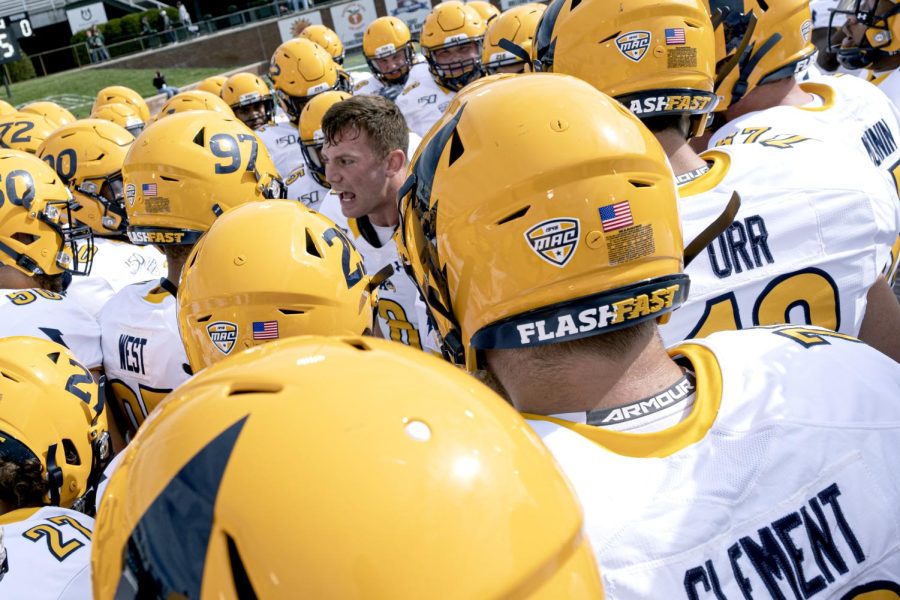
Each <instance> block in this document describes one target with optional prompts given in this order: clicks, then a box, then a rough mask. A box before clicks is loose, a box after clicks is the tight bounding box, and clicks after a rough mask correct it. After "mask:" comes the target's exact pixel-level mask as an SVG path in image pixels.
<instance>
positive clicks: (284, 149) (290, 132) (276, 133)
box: [254, 121, 304, 180]
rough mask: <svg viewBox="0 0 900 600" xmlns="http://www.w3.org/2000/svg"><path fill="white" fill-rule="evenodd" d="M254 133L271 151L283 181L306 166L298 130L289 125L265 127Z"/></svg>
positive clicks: (270, 154)
mask: <svg viewBox="0 0 900 600" xmlns="http://www.w3.org/2000/svg"><path fill="white" fill-rule="evenodd" d="M254 133H256V135H257V136H258V137H259V139H260V141H261V142H262V143H263V145H264V146H265V147H266V150H268V151H269V156H270V157H272V162H273V163H275V168H276V169H278V174H279V175H281V178H282V179H285V180H286V179H287V178H288V176H289V175H290V174H291V173H293V172H294V171H295V170H296V169H297V168H298V167H301V166H303V165H304V162H303V152H301V150H300V133H299V132H298V131H297V128H296V127H294V125H293V124H291V122H290V121H288V122H287V123H278V122H275V123H272V124H270V125H264V126H263V127H260V128H259V129H257V130H256V131H255V132H254Z"/></svg>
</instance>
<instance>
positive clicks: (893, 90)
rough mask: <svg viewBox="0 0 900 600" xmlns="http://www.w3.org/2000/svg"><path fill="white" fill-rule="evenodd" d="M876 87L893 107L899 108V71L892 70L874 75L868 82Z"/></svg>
mask: <svg viewBox="0 0 900 600" xmlns="http://www.w3.org/2000/svg"><path fill="white" fill-rule="evenodd" d="M869 81H871V82H872V83H873V84H875V85H877V86H878V89H880V90H881V91H882V92H884V94H885V95H886V96H887V97H888V98H890V99H891V102H893V103H894V106H896V107H898V108H900V70H898V69H894V70H893V71H888V72H886V73H874V74H873V77H872V78H871V79H870V80H869Z"/></svg>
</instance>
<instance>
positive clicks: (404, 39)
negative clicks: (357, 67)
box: [363, 17, 416, 85]
mask: <svg viewBox="0 0 900 600" xmlns="http://www.w3.org/2000/svg"><path fill="white" fill-rule="evenodd" d="M398 53H400V56H401V58H402V62H401V63H400V66H398V67H396V68H394V69H391V70H389V71H384V70H382V69H381V68H379V67H378V65H377V64H376V63H375V62H374V61H375V60H380V59H384V58H388V57H389V56H394V55H396V54H398ZM363 54H364V55H365V57H366V64H367V65H368V66H369V70H370V71H372V74H373V75H374V76H375V78H376V79H377V80H378V81H380V82H381V83H383V84H385V85H402V84H405V83H406V80H407V79H408V78H409V70H410V69H411V68H412V65H413V62H414V61H415V56H416V50H415V48H414V47H413V42H412V34H410V32H409V27H407V25H406V23H404V22H403V21H401V20H400V19H398V18H397V17H379V18H377V19H375V20H374V21H372V22H371V23H370V24H369V26H368V27H367V28H366V32H365V34H363Z"/></svg>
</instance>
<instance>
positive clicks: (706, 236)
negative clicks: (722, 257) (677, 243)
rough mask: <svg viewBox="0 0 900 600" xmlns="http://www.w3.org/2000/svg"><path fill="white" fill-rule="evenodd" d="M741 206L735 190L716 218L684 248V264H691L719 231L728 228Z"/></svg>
mask: <svg viewBox="0 0 900 600" xmlns="http://www.w3.org/2000/svg"><path fill="white" fill-rule="evenodd" d="M740 208H741V197H740V195H738V193H737V192H733V193H732V194H731V199H730V200H729V201H728V204H727V205H725V209H724V210H723V211H722V212H721V214H719V216H718V217H716V220H715V221H713V222H712V223H710V224H709V225H707V226H706V228H705V229H704V230H703V231H701V232H700V233H699V234H698V235H697V237H695V238H694V239H693V240H691V243H690V244H688V245H687V247H686V248H685V249H684V266H685V267H687V266H688V265H689V264H691V263H692V262H693V261H694V259H695V258H697V256H699V255H700V253H701V252H703V249H704V248H706V247H707V246H709V245H710V244H711V243H712V241H713V240H714V239H716V238H717V237H718V236H719V234H720V233H722V232H723V231H725V230H726V229H728V227H729V226H730V225H731V224H732V223H733V222H734V217H735V216H736V215H737V212H738V210H740Z"/></svg>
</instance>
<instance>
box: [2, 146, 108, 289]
mask: <svg viewBox="0 0 900 600" xmlns="http://www.w3.org/2000/svg"><path fill="white" fill-rule="evenodd" d="M0 181H3V183H4V188H3V190H4V194H3V196H2V197H0V263H2V264H4V265H6V266H8V267H13V268H14V269H16V270H18V271H21V272H22V273H24V274H26V275H28V276H30V277H31V276H34V275H60V274H62V273H63V272H66V271H68V272H70V273H73V274H75V275H88V274H90V272H91V263H92V260H93V256H94V238H93V236H92V234H91V229H90V227H87V226H86V225H80V224H78V222H77V221H76V220H75V216H74V211H75V209H77V208H78V204H77V203H76V202H75V201H74V200H73V199H72V194H70V193H69V190H68V188H66V186H65V184H64V183H63V182H62V180H61V179H60V178H59V176H58V175H57V174H56V171H54V170H53V169H51V168H50V166H49V165H47V164H46V163H44V162H42V161H41V160H40V159H38V158H36V157H34V156H32V155H30V154H26V153H24V152H20V151H18V150H0Z"/></svg>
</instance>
